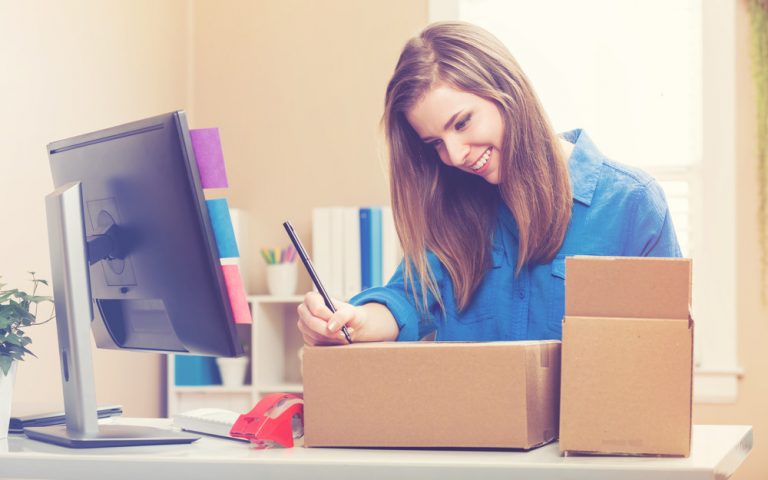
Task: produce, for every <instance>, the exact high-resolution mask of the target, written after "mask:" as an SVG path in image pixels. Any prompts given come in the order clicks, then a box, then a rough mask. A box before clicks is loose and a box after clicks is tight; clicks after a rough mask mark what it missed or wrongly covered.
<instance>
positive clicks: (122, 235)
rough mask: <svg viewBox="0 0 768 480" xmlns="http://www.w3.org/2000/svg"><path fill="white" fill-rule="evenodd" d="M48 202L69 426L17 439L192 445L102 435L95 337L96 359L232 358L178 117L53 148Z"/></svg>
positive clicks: (128, 430) (130, 429)
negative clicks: (130, 355) (116, 352)
mask: <svg viewBox="0 0 768 480" xmlns="http://www.w3.org/2000/svg"><path fill="white" fill-rule="evenodd" d="M48 154H49V158H50V164H51V172H52V173H53V181H54V184H55V187H56V188H55V190H54V191H53V192H52V193H51V194H49V195H48V196H47V197H46V215H47V219H48V244H49V248H50V252H51V280H52V282H53V293H54V303H55V307H56V328H57V331H58V341H59V359H60V362H61V377H62V387H63V390H64V410H65V417H66V426H59V425H53V426H45V427H30V428H24V433H25V434H26V435H27V436H28V437H30V438H33V439H36V440H40V441H44V442H50V443H55V444H58V445H63V446H67V447H74V448H91V447H115V446H133V445H155V444H169V443H189V442H193V441H195V440H196V439H197V438H198V437H196V436H194V435H190V434H188V433H186V432H176V431H170V430H167V429H157V428H150V427H144V426H136V425H128V426H123V425H100V424H98V423H97V416H96V410H97V409H96V391H95V387H94V380H93V365H92V357H91V351H90V339H89V338H88V337H89V336H90V332H91V331H92V332H93V334H94V337H95V339H96V344H97V346H99V347H102V348H118V349H128V350H135V351H150V352H174V353H194V354H199V355H210V356H237V355H241V354H242V346H241V344H240V342H239V340H238V336H237V331H236V329H235V322H234V319H233V313H232V308H231V303H230V300H229V295H228V292H227V288H226V283H225V280H224V275H223V272H222V268H221V261H220V259H219V253H218V248H217V246H216V238H215V237H214V234H213V229H212V227H211V224H210V218H209V215H208V210H207V208H206V203H205V197H204V195H203V190H202V188H201V184H200V178H199V172H198V168H197V162H196V160H195V154H194V150H193V149H192V142H191V140H190V135H189V129H188V127H187V121H186V117H185V114H184V112H182V111H177V112H172V113H169V114H166V115H159V116H156V117H152V118H148V119H145V120H141V121H138V122H133V123H129V124H126V125H121V126H118V127H113V128H109V129H106V130H101V131H98V132H94V133H90V134H86V135H80V136H77V137H74V138H70V139H67V140H61V141H58V142H54V143H51V144H50V145H48Z"/></svg>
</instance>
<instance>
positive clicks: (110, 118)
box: [0, 0, 187, 416]
mask: <svg viewBox="0 0 768 480" xmlns="http://www.w3.org/2000/svg"><path fill="white" fill-rule="evenodd" d="M186 9H187V6H186V3H185V2H183V1H162V2H156V1H154V0H142V1H133V0H132V1H126V2H102V1H99V0H93V1H74V0H69V1H67V2H59V1H55V0H50V1H24V2H17V1H13V0H0V65H2V66H1V67H0V71H2V73H0V132H2V134H0V167H1V168H2V173H0V209H2V214H1V215H0V218H2V227H0V231H2V234H0V275H2V276H3V279H4V280H5V281H7V282H8V283H10V284H12V285H13V286H22V285H24V282H26V278H27V275H26V273H25V272H27V271H29V270H35V271H37V272H39V273H40V275H41V276H43V277H45V278H50V266H49V263H48V262H49V261H48V243H47V233H46V227H45V215H44V207H43V205H44V203H43V199H44V197H45V195H46V194H47V193H48V192H49V191H50V190H51V188H52V182H51V177H50V173H49V170H48V157H47V154H46V150H45V145H46V144H47V143H48V142H51V141H53V140H58V139H61V138H66V137H69V136H72V135H75V134H79V133H84V132H88V131H92V130H96V129H99V128H104V127H107V126H111V125H116V124H119V123H124V122H127V121H131V120H135V119H139V118H143V117H146V116H150V115H153V114H157V113H160V112H164V111H170V110H173V109H177V108H183V107H184V105H185V103H186V95H187V91H186V73H187V72H186V68H187V63H186V50H185V48H186V44H187V43H186V40H187V38H186V36H187V28H186V20H185V18H186ZM29 333H30V335H31V337H32V339H33V343H32V345H31V349H32V351H33V352H35V353H36V354H37V356H38V357H39V358H38V359H34V358H31V359H29V360H28V361H26V362H24V363H22V364H21V367H20V368H19V371H18V375H17V381H16V390H15V393H14V405H16V406H19V405H31V404H40V405H44V404H45V405H47V404H51V403H59V405H60V404H61V397H62V394H61V381H60V377H59V365H58V360H57V349H56V328H55V324H54V323H49V324H47V325H43V326H40V327H37V328H33V329H30V331H29ZM94 362H95V370H96V385H97V398H98V401H99V402H100V403H113V402H121V403H122V404H123V405H125V407H126V411H127V413H129V414H131V415H139V416H140V415H144V416H147V415H157V414H159V412H160V402H159V399H160V390H161V368H160V356H158V355H152V354H135V353H125V352H112V351H104V350H100V351H97V352H96V353H95V356H94Z"/></svg>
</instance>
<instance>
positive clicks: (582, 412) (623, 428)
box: [559, 257, 693, 456]
mask: <svg viewBox="0 0 768 480" xmlns="http://www.w3.org/2000/svg"><path fill="white" fill-rule="evenodd" d="M565 296H566V301H565V318H564V320H563V353H562V361H563V365H562V385H561V400H560V408H561V410H560V440H559V442H560V450H561V451H562V452H565V453H586V454H617V455H674V456H688V454H689V453H690V445H691V401H692V372H693V320H692V319H691V318H690V315H689V306H690V302H691V261H690V260H689V259H672V258H628V257H569V258H566V284H565Z"/></svg>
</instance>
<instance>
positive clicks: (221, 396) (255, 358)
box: [167, 295, 304, 416]
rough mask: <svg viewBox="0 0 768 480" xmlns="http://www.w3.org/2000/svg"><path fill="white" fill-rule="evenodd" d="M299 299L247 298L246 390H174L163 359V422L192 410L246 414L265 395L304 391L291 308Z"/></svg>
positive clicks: (218, 387)
mask: <svg viewBox="0 0 768 480" xmlns="http://www.w3.org/2000/svg"><path fill="white" fill-rule="evenodd" d="M303 300H304V296H302V295H292V296H272V295H250V296H249V297H248V301H249V303H250V305H251V313H252V317H253V325H252V326H251V328H250V362H249V368H250V375H249V377H250V380H251V381H250V384H247V385H243V386H241V387H234V388H232V387H224V386H222V385H203V386H177V385H175V384H174V378H175V375H174V372H175V365H174V357H175V356H174V355H168V356H167V357H168V363H167V366H168V375H167V384H168V387H167V409H168V412H167V413H168V416H172V415H173V414H175V413H178V412H184V411H187V410H192V409H195V408H203V407H215V408H225V409H227V410H233V411H236V412H243V413H245V412H247V411H249V410H250V409H251V408H252V407H253V405H255V404H256V402H258V401H259V399H260V398H261V397H263V396H264V395H267V394H269V393H275V392H289V393H301V392H302V391H303V385H302V379H301V359H300V358H299V351H300V349H301V347H302V346H303V345H304V342H303V340H302V338H301V333H300V332H299V330H298V328H296V319H297V314H296V307H297V306H298V305H299V304H300V303H301V302H302V301H303Z"/></svg>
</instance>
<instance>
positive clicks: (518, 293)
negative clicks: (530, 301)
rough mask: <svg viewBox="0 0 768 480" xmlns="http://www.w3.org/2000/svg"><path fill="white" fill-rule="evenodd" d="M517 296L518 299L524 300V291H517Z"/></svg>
mask: <svg viewBox="0 0 768 480" xmlns="http://www.w3.org/2000/svg"><path fill="white" fill-rule="evenodd" d="M517 296H518V297H520V298H521V299H523V298H525V290H518V291H517Z"/></svg>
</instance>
